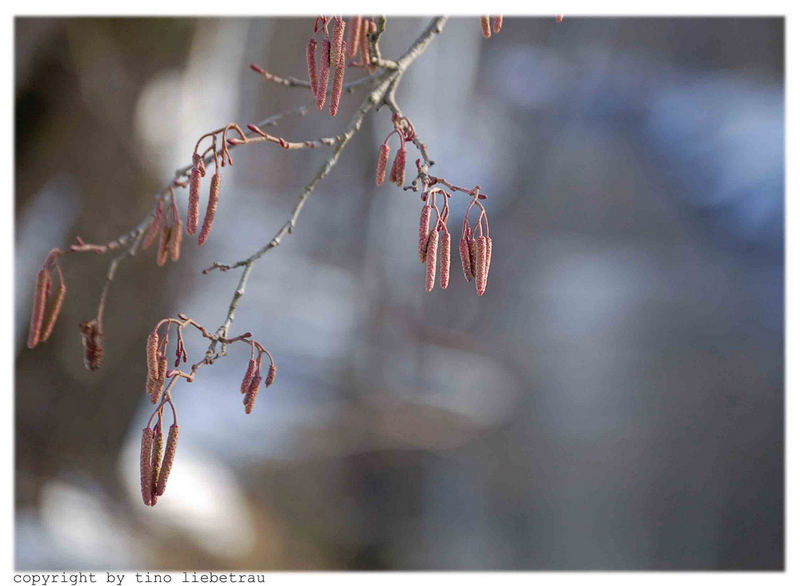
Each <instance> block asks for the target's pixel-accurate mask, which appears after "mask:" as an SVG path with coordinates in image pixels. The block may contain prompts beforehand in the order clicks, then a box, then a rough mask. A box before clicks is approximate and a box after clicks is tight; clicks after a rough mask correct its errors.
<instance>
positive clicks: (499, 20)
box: [492, 16, 503, 34]
mask: <svg viewBox="0 0 800 586" xmlns="http://www.w3.org/2000/svg"><path fill="white" fill-rule="evenodd" d="M492 25H493V26H492V30H493V31H494V33H495V34H497V33H499V32H500V31H501V30H502V29H503V17H502V16H495V17H494V22H493V23H492Z"/></svg>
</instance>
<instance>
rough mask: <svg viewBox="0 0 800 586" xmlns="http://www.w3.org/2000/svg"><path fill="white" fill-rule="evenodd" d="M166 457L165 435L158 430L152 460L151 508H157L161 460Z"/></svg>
mask: <svg viewBox="0 0 800 586" xmlns="http://www.w3.org/2000/svg"><path fill="white" fill-rule="evenodd" d="M163 457H164V434H163V433H162V431H161V429H156V430H155V432H154V433H153V457H152V459H151V460H150V468H151V470H152V472H151V473H150V494H151V497H150V506H152V507H154V506H156V501H157V500H158V495H157V494H156V488H157V486H158V477H159V472H160V471H161V459H162V458H163Z"/></svg>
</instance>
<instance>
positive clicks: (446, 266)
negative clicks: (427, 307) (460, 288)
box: [439, 231, 450, 289]
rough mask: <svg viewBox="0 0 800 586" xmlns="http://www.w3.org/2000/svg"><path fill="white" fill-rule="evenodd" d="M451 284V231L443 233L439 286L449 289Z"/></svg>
mask: <svg viewBox="0 0 800 586" xmlns="http://www.w3.org/2000/svg"><path fill="white" fill-rule="evenodd" d="M449 284H450V232H447V231H445V232H443V233H442V252H441V255H440V256H439V286H440V287H441V288H442V289H447V286H448V285H449Z"/></svg>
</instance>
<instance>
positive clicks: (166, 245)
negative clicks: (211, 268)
mask: <svg viewBox="0 0 800 586" xmlns="http://www.w3.org/2000/svg"><path fill="white" fill-rule="evenodd" d="M156 236H159V239H158V248H157V249H156V264H157V265H158V266H163V265H164V264H165V263H166V262H167V258H170V259H172V261H173V262H175V261H177V260H178V259H179V258H180V257H181V242H182V241H183V223H182V222H181V216H180V214H179V213H178V206H177V205H175V194H174V192H172V191H170V193H169V196H161V197H160V198H159V199H158V202H157V203H156V211H155V212H154V215H153V221H152V222H150V226H149V227H148V228H147V232H145V235H144V237H143V238H142V249H144V250H147V249H148V248H150V246H151V245H152V244H153V242H155V239H156Z"/></svg>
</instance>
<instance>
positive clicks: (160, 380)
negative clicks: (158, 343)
mask: <svg viewBox="0 0 800 586" xmlns="http://www.w3.org/2000/svg"><path fill="white" fill-rule="evenodd" d="M157 373H158V374H157V376H156V378H155V379H154V380H153V384H152V386H150V385H149V384H148V388H149V389H150V390H149V391H148V392H149V393H150V402H151V403H152V404H153V405H155V404H156V403H158V402H159V401H160V400H161V395H162V393H163V390H164V381H165V380H166V378H167V357H166V356H164V355H163V354H162V355H161V356H159V357H158V370H157Z"/></svg>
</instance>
